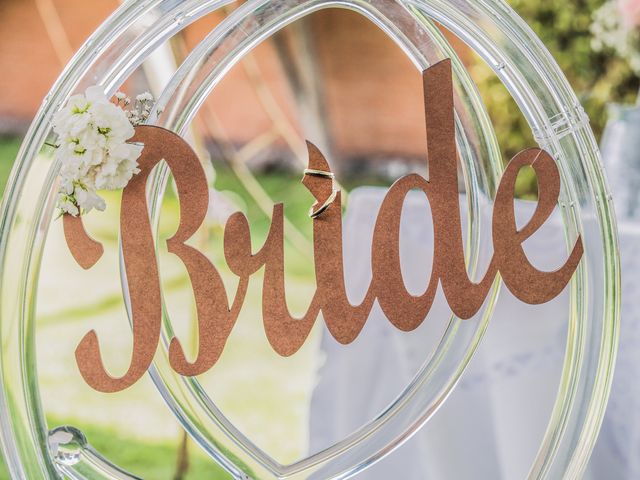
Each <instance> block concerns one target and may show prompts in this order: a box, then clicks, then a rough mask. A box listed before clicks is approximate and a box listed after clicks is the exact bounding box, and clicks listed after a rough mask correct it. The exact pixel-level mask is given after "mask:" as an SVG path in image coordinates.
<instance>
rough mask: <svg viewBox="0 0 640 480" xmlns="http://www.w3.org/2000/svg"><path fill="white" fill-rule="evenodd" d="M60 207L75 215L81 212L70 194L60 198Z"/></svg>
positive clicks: (63, 211)
mask: <svg viewBox="0 0 640 480" xmlns="http://www.w3.org/2000/svg"><path fill="white" fill-rule="evenodd" d="M58 208H59V209H60V210H61V211H62V213H68V214H69V215H73V216H74V217H77V216H78V214H79V213H80V210H79V209H78V207H77V206H76V204H75V203H73V200H72V199H71V197H69V196H68V195H61V196H60V197H59V198H58Z"/></svg>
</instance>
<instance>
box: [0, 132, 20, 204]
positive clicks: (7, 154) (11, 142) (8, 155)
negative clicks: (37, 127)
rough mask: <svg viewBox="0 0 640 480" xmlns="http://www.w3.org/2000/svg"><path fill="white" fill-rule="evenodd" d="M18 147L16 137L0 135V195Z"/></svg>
mask: <svg viewBox="0 0 640 480" xmlns="http://www.w3.org/2000/svg"><path fill="white" fill-rule="evenodd" d="M19 148H20V140H18V139H17V138H13V137H7V138H5V137H0V195H2V192H4V187H5V185H6V183H7V178H9V172H11V167H12V166H13V161H14V160H15V158H16V155H17V154H18V149H19Z"/></svg>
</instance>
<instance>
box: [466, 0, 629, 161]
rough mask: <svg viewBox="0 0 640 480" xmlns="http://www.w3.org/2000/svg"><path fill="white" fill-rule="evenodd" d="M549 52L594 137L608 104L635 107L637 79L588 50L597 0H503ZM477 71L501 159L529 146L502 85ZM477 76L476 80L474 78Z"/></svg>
mask: <svg viewBox="0 0 640 480" xmlns="http://www.w3.org/2000/svg"><path fill="white" fill-rule="evenodd" d="M508 1H509V3H510V5H511V6H512V7H513V8H514V9H515V10H516V12H518V14H519V15H520V16H521V17H523V18H524V20H525V21H526V22H527V23H528V24H529V25H530V26H531V28H532V29H533V31H534V32H535V33H536V34H537V35H538V36H539V37H540V38H541V39H542V42H543V43H544V44H545V45H546V46H547V48H548V49H549V50H550V51H551V53H552V54H553V56H554V57H555V59H556V61H557V62H558V64H559V65H560V68H561V69H562V70H563V72H564V73H565V75H566V76H567V78H568V80H569V83H570V84H571V86H572V87H573V89H574V91H575V92H576V93H577V95H578V98H579V100H580V102H581V103H582V105H583V106H584V108H585V110H586V112H587V114H588V115H589V117H590V119H591V125H592V128H593V130H594V132H595V134H596V137H597V138H600V135H601V133H602V130H603V128H604V126H605V123H606V121H607V114H606V105H607V103H609V102H621V103H635V101H636V96H637V93H638V87H639V84H640V82H639V80H638V78H637V77H636V76H635V75H634V74H633V72H632V71H631V69H630V68H629V66H628V65H627V64H626V62H625V61H624V60H621V59H619V58H617V57H616V56H615V54H614V53H613V52H610V51H609V52H595V51H594V50H593V48H592V46H591V39H592V35H591V32H590V30H589V29H590V26H591V23H592V15H593V12H594V11H595V10H597V9H598V8H599V7H600V6H601V5H602V4H603V3H604V1H603V0H508ZM485 68H487V67H483V66H476V67H475V68H474V73H475V74H476V75H474V76H475V77H476V80H477V81H478V83H479V87H480V91H481V93H482V96H483V98H484V99H485V103H486V104H487V107H488V109H489V114H490V115H491V118H492V121H493V124H494V127H495V129H496V132H497V135H498V139H499V141H500V145H501V147H502V150H503V153H504V156H505V159H509V158H511V157H512V156H513V155H514V154H516V153H517V152H518V151H520V150H521V149H523V148H525V147H527V146H531V145H533V144H534V143H533V139H532V136H531V132H530V129H529V127H528V125H527V123H526V121H525V120H524V118H523V117H522V115H521V113H520V110H519V109H518V108H517V106H516V105H515V102H513V100H512V99H511V98H510V97H509V95H508V93H507V92H506V90H505V89H504V86H503V85H502V84H501V83H500V81H499V80H498V79H497V78H496V77H495V75H493V74H489V73H488V72H487V71H486V70H485ZM478 77H479V78H478Z"/></svg>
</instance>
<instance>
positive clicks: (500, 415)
mask: <svg viewBox="0 0 640 480" xmlns="http://www.w3.org/2000/svg"><path fill="white" fill-rule="evenodd" d="M385 193H386V190H385V189H380V188H371V187H366V188H359V189H356V190H354V191H353V192H352V194H351V196H350V199H349V206H348V209H347V214H346V218H345V226H344V242H345V246H344V251H345V272H346V273H345V277H346V280H347V288H348V292H349V295H350V298H351V300H352V302H356V301H357V300H358V298H361V296H362V294H363V292H362V290H363V289H365V288H366V286H367V285H368V281H369V280H368V279H369V278H370V277H369V276H370V265H369V258H370V251H371V246H370V241H366V240H363V239H370V238H371V234H372V232H373V227H374V224H375V220H376V216H377V212H378V206H379V205H380V203H381V202H382V200H383V198H384V195H385ZM464 200H465V199H464V197H461V202H460V203H461V210H462V214H463V219H465V218H466V212H465V210H466V209H465V201H464ZM534 209H535V203H533V202H520V201H517V202H516V216H517V218H518V219H519V221H518V224H519V225H522V224H524V222H526V221H527V220H528V219H529V218H530V217H531V214H532V213H533V211H534ZM483 210H487V209H483ZM482 213H483V215H485V214H486V215H491V209H488V211H483V212H482ZM402 215H403V217H402V224H401V242H400V246H401V259H402V268H403V275H404V278H405V282H406V283H407V287H408V288H409V290H410V291H412V292H413V293H414V294H417V293H419V292H420V291H421V290H420V289H421V288H422V289H423V288H424V287H425V286H426V283H427V280H428V277H429V274H430V268H431V267H430V264H431V261H432V259H431V256H432V251H433V231H432V228H431V225H430V221H431V213H430V210H429V207H428V203H427V202H426V200H425V197H424V195H422V194H421V193H414V192H411V193H410V195H408V196H407V199H406V201H405V206H404V210H403V213H402ZM356 232H357V234H356ZM621 247H622V254H623V257H622V258H623V261H626V263H630V262H632V261H634V259H636V258H640V256H638V255H635V253H636V252H635V250H636V249H640V229H639V230H638V231H635V232H629V233H628V234H626V233H625V232H623V234H622V246H621ZM525 250H526V252H527V255H528V256H529V258H530V260H531V261H532V263H533V264H534V265H536V267H538V268H540V269H544V270H554V269H555V268H557V267H558V266H560V265H562V264H563V263H564V262H565V261H566V257H567V255H568V254H567V252H566V244H565V240H564V234H563V229H562V224H561V219H560V217H559V214H558V213H557V212H554V214H553V216H552V217H551V218H550V219H549V220H548V221H547V223H546V224H545V225H544V226H543V227H542V228H541V230H540V231H539V232H537V233H536V234H535V235H534V236H533V237H532V238H531V239H529V240H528V241H527V242H526V243H525ZM625 266H626V267H627V269H626V271H627V273H631V275H627V276H625V277H623V285H624V288H625V289H626V290H627V292H626V293H627V295H626V296H623V298H626V299H628V300H627V302H626V303H625V305H624V306H623V311H622V313H623V318H622V335H621V351H620V355H619V365H618V371H617V373H616V379H615V380H614V387H613V394H612V398H611V403H610V408H609V412H608V414H607V418H606V421H605V426H604V428H603V430H602V434H601V437H600V441H599V443H598V446H597V448H596V450H595V453H594V456H593V458H592V461H591V465H590V467H589V472H588V473H587V476H586V478H593V479H594V480H595V479H602V478H607V479H632V478H634V479H637V478H640V455H637V453H638V446H639V445H640V442H639V440H640V387H638V382H637V379H638V376H639V375H640V349H638V348H636V347H635V346H636V345H638V346H640V322H638V321H637V317H638V315H635V318H634V316H633V315H632V314H631V313H632V310H631V309H630V306H631V299H632V298H633V297H634V295H631V296H629V295H628V293H629V290H632V289H633V285H634V283H633V282H634V278H633V277H634V276H633V271H632V270H631V269H629V268H628V267H629V266H630V265H625ZM483 271H484V270H481V272H480V273H482V272H483ZM568 308H569V299H568V293H567V291H566V290H565V292H563V293H562V294H561V295H560V296H559V297H557V298H556V299H554V300H552V301H551V302H548V303H546V304H544V305H536V306H534V305H527V304H524V303H523V302H521V301H519V300H518V299H516V298H514V297H513V296H512V295H511V294H510V292H509V291H508V290H507V289H506V288H504V287H503V288H502V291H501V293H500V298H499V300H498V302H497V305H496V309H495V313H494V315H493V317H492V319H491V320H490V323H489V328H488V330H487V332H486V334H485V337H484V339H483V341H482V344H481V346H480V348H479V350H478V351H477V354H476V355H475V357H474V358H473V359H472V361H471V363H470V365H469V368H468V369H467V371H466V372H465V374H464V375H463V377H462V379H461V381H460V383H459V384H458V386H457V387H456V389H455V390H454V392H453V393H452V394H451V396H450V397H449V399H448V400H447V401H446V402H445V404H444V405H443V406H442V407H441V408H440V410H439V411H438V412H437V413H436V415H435V416H434V417H433V418H432V419H431V421H429V422H428V423H427V424H426V425H425V426H424V427H423V428H422V429H421V430H420V431H419V432H418V433H417V434H416V435H414V436H413V437H412V438H411V439H410V440H409V441H408V442H407V443H405V444H404V445H403V446H402V447H400V448H399V449H397V450H396V451H395V452H393V453H392V454H391V455H389V456H388V457H386V458H385V459H383V460H382V461H380V462H379V463H377V464H375V465H374V466H372V467H371V468H369V469H368V470H366V471H365V472H363V473H362V474H360V475H359V476H358V478H362V479H372V480H386V479H390V478H402V479H403V480H413V479H415V480H430V479H438V480H441V479H455V480H463V479H474V480H477V479H492V480H498V479H507V480H511V479H517V478H526V476H527V473H528V471H529V468H530V467H531V464H532V462H533V460H534V457H535V455H536V453H537V449H538V446H539V445H540V442H541V440H542V437H543V434H544V431H545V428H546V426H547V423H548V421H549V418H550V415H551V410H552V407H553V402H554V400H555V396H556V392H557V390H558V385H559V381H560V372H561V370H562V362H563V360H564V353H565V339H566V329H567V316H568V315H567V312H568ZM449 314H450V312H449V308H448V306H447V305H446V302H445V300H444V298H443V295H442V292H441V291H439V292H438V295H437V298H436V301H435V302H434V305H433V308H432V309H431V311H430V313H429V316H428V317H427V319H426V320H425V322H424V324H423V325H422V326H421V327H419V328H418V329H417V330H416V331H415V332H409V333H404V332H400V331H398V330H396V329H394V328H393V327H392V326H390V325H389V324H388V321H387V320H386V318H385V317H384V315H383V314H382V312H381V310H380V308H379V307H378V306H377V305H376V307H375V308H374V309H373V311H372V313H371V316H370V318H369V320H368V322H367V324H366V326H365V328H364V330H363V332H362V334H361V336H360V337H359V338H358V339H357V340H356V341H355V342H354V343H353V344H351V345H348V346H343V345H339V344H338V343H337V342H336V341H335V340H333V338H331V336H330V334H329V333H328V332H327V331H326V330H325V331H324V335H323V340H322V347H321V348H322V350H323V352H324V354H325V357H326V358H325V362H324V364H323V366H322V367H321V369H320V372H319V382H318V385H317V387H316V390H315V392H314V396H313V400H312V405H311V427H310V449H311V452H312V453H314V452H317V451H319V450H322V449H323V448H326V447H328V446H329V445H331V444H333V443H335V442H336V441H338V440H341V439H342V438H344V437H345V436H347V435H348V434H349V433H351V432H352V431H353V430H355V429H357V428H358V427H359V426H361V425H363V424H365V423H368V422H369V421H371V420H372V419H374V418H375V417H376V416H377V415H379V414H380V413H381V412H382V411H383V410H384V408H385V407H386V406H387V405H388V404H389V403H390V402H391V401H393V400H394V399H395V398H396V397H397V395H398V394H399V393H400V392H401V391H402V389H403V388H404V387H405V386H406V385H407V384H408V383H409V382H410V381H411V380H412V378H413V377H414V375H415V373H416V372H417V371H418V369H419V368H420V366H421V365H422V363H423V362H424V360H425V359H426V358H427V355H428V354H429V353H430V352H431V350H432V348H433V344H434V342H436V341H437V340H439V338H440V335H441V332H442V330H441V328H442V326H443V325H444V323H445V321H446V319H447V317H448V315H449ZM634 323H635V324H636V326H635V327H634V326H633V324H634ZM636 357H637V359H636ZM636 360H637V361H636ZM633 452H636V454H635V455H634V454H633Z"/></svg>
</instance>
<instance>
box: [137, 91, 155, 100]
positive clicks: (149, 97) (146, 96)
mask: <svg viewBox="0 0 640 480" xmlns="http://www.w3.org/2000/svg"><path fill="white" fill-rule="evenodd" d="M136 100H138V101H139V102H142V103H146V102H149V103H151V102H153V95H151V94H150V93H149V92H144V93H141V94H140V95H138V96H137V97H136Z"/></svg>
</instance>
